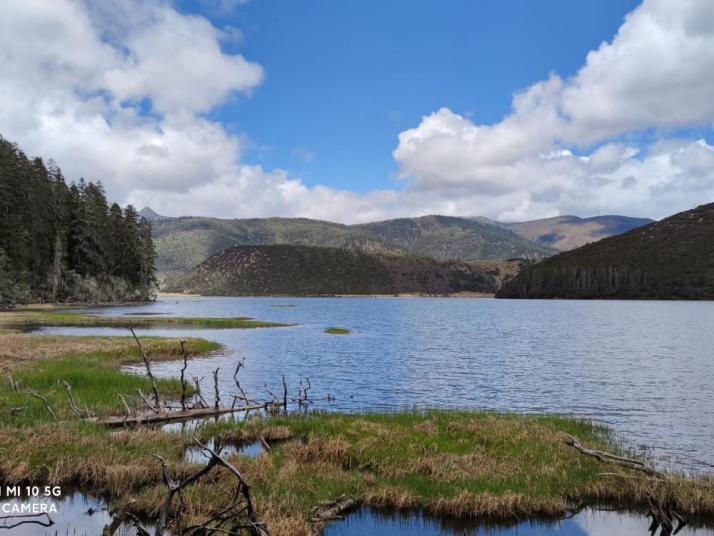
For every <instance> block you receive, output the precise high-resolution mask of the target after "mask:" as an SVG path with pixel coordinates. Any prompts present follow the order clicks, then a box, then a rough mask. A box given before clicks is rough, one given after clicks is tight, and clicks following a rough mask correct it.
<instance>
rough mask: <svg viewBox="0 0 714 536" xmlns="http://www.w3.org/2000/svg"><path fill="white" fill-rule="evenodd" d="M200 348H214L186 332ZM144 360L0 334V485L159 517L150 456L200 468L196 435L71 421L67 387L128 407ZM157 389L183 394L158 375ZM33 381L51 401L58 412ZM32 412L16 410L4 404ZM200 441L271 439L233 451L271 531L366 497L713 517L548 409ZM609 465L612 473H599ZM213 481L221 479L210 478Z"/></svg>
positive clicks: (125, 341) (196, 494)
mask: <svg viewBox="0 0 714 536" xmlns="http://www.w3.org/2000/svg"><path fill="white" fill-rule="evenodd" d="M142 343H143V344H144V346H145V348H146V350H147V352H148V353H149V354H150V355H151V357H152V359H153V360H161V359H164V360H171V359H179V358H180V346H179V343H178V339H166V338H156V337H142ZM188 348H189V352H190V353H191V355H202V354H206V353H208V352H211V351H215V350H216V349H217V348H218V345H217V344H216V343H212V342H209V341H205V340H202V339H191V340H189V341H188ZM128 362H134V363H139V355H138V351H137V349H136V347H135V344H134V343H133V341H132V340H130V339H129V338H127V337H63V336H47V335H30V334H24V333H17V332H13V331H11V330H4V331H0V370H3V371H4V372H5V373H4V374H3V377H4V378H9V377H10V376H12V377H13V382H19V384H20V388H19V390H17V391H14V390H12V389H10V388H8V379H3V380H2V383H3V388H2V389H1V390H0V483H3V484H6V483H7V484H48V483H49V484H53V485H62V486H66V487H68V488H69V487H78V488H79V489H83V490H88V491H91V492H92V493H101V494H107V495H108V496H109V497H110V498H111V502H112V504H113V505H114V506H117V507H122V506H126V507H129V508H130V509H131V510H132V511H133V512H135V513H136V514H140V515H145V516H152V515H155V514H156V511H157V509H158V507H159V505H160V504H161V501H162V500H163V498H164V495H165V486H164V485H163V483H162V478H161V470H160V466H159V464H158V463H156V460H155V459H154V458H153V456H152V455H153V454H161V455H162V456H164V457H165V458H166V459H167V460H168V462H169V464H170V466H171V471H172V474H174V475H176V476H179V475H188V474H190V473H192V472H194V471H195V470H196V468H197V466H196V464H192V463H189V462H187V461H186V460H185V458H184V452H185V450H186V448H187V447H188V446H189V445H190V444H191V441H192V440H191V436H190V435H189V434H187V433H181V432H172V433H166V432H162V431H159V430H151V429H146V428H144V429H136V430H121V431H119V432H109V431H108V430H107V429H105V428H104V427H102V426H100V425H97V424H95V423H90V422H80V421H79V420H77V419H75V418H73V417H72V414H71V411H70V409H69V407H68V404H67V396H66V392H65V391H64V388H63V387H62V386H61V385H60V382H59V380H67V381H69V382H70V383H71V384H72V387H73V393H74V396H75V397H76V399H77V401H78V403H79V404H80V405H82V406H84V405H86V406H87V407H89V408H90V409H91V410H92V411H93V412H94V413H96V414H98V415H100V414H101V415H105V414H112V413H113V414H120V413H121V412H122V405H121V402H120V400H119V398H118V394H119V393H124V394H129V393H131V392H133V391H134V390H135V389H137V388H140V389H143V390H144V391H145V392H148V389H149V384H148V381H147V380H146V378H143V377H141V376H135V375H130V374H125V373H123V372H121V370H120V367H121V365H122V364H126V363H128ZM159 388H160V390H161V392H162V394H163V395H164V396H167V397H171V396H175V395H176V394H177V393H178V392H179V386H178V382H177V381H176V380H162V381H161V382H160V384H159ZM30 390H34V391H37V392H39V393H41V394H42V395H43V396H46V397H47V399H48V401H49V402H50V404H51V405H52V406H53V407H54V408H55V411H56V413H57V417H58V418H59V421H55V420H54V419H53V418H52V416H51V415H50V414H49V413H48V412H47V410H46V409H45V407H44V405H43V403H42V402H40V401H39V400H37V399H35V398H33V397H32V396H31V395H29V394H28V392H29V391H30ZM22 406H25V407H26V408H27V409H26V410H23V411H21V412H19V413H13V411H12V410H11V408H17V407H22ZM198 433H199V435H200V436H201V437H202V438H204V439H208V438H216V437H218V438H221V439H222V440H223V441H225V442H242V441H252V440H255V439H259V438H264V439H266V440H267V441H268V442H271V443H272V444H273V448H272V449H271V450H270V451H268V452H264V453H263V454H261V455H259V456H258V457H256V458H248V457H245V456H242V455H240V454H238V455H235V456H233V457H232V458H231V460H232V461H233V463H235V464H236V465H237V466H238V467H239V468H240V470H241V472H242V473H243V474H244V475H245V477H246V478H247V480H248V481H249V482H250V483H251V485H252V488H253V494H254V498H255V502H256V507H257V509H258V513H259V517H260V519H261V520H262V521H265V522H267V523H268V524H269V526H270V529H271V534H273V535H274V536H288V535H290V536H307V535H309V534H310V530H311V529H310V519H311V516H312V513H311V512H312V508H313V507H314V506H315V505H316V504H318V503H320V502H322V501H327V500H331V499H335V498H336V497H338V496H340V495H342V494H345V495H350V496H353V497H355V498H356V499H357V500H358V501H359V503H360V504H363V505H365V506H374V507H380V508H393V509H400V510H405V509H419V510H423V511H425V512H428V513H430V514H434V515H449V516H483V517H488V518H490V519H500V520H514V519H522V518H525V517H531V516H545V517H559V516H562V515H563V514H564V513H565V512H566V509H567V508H568V507H570V506H572V505H576V504H579V503H582V502H589V503H608V504H613V505H618V506H629V507H636V506H647V505H648V501H650V500H651V499H652V498H653V497H656V498H657V499H658V500H662V501H664V502H665V503H666V504H670V505H672V507H673V508H676V509H677V511H679V512H680V513H682V514H684V515H696V516H710V517H714V482H712V481H711V479H706V478H704V477H702V478H696V479H687V478H685V477H683V476H672V477H671V478H667V479H666V480H659V479H652V478H648V477H645V476H642V475H641V474H638V473H635V472H633V471H631V470H629V469H626V468H622V467H619V466H613V465H609V464H601V463H599V462H597V461H595V460H593V459H591V458H588V457H584V456H582V455H581V454H579V453H578V452H577V451H575V450H574V449H572V448H570V447H568V446H566V445H565V444H564V442H563V438H564V435H563V434H564V433H568V434H571V435H574V436H576V437H578V438H579V439H580V440H581V441H582V442H583V444H586V445H588V446H589V447H593V448H598V449H601V450H608V451H615V452H620V451H621V449H620V447H619V445H618V442H617V441H616V439H615V438H614V437H613V436H612V434H611V433H610V432H609V431H608V430H607V429H606V428H604V427H602V426H600V425H596V424H593V423H590V422H586V421H583V420H579V419H575V418H570V417H562V416H553V415H521V414H508V413H494V412H486V411H476V410H475V411H456V410H431V411H423V412H417V411H401V412H395V413H362V414H339V413H327V414H310V415H290V416H277V417H276V416H273V417H265V418H256V419H253V420H249V421H246V422H233V421H230V422H218V423H211V424H208V425H206V426H204V427H203V428H201V429H200V430H199V432H198ZM603 473H607V475H603ZM216 478H217V479H218V483H221V482H222V481H224V480H225V482H224V483H225V484H226V485H229V482H230V481H229V480H228V478H229V476H228V475H227V473H226V472H223V471H221V472H219V473H218V474H217V477H216ZM225 500H226V497H225V495H224V494H223V493H222V492H221V491H220V489H219V487H218V486H216V484H215V483H210V482H199V483H198V484H196V485H194V486H192V487H191V488H190V489H187V490H186V492H185V505H186V506H185V507H186V516H187V519H188V520H200V519H205V518H206V517H207V516H208V515H210V514H211V513H213V512H215V511H217V510H219V509H220V508H221V506H222V505H223V504H224V502H225Z"/></svg>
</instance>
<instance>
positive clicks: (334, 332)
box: [325, 326, 352, 335]
mask: <svg viewBox="0 0 714 536" xmlns="http://www.w3.org/2000/svg"><path fill="white" fill-rule="evenodd" d="M325 333H329V334H330V335H349V334H350V333H352V332H351V331H350V330H349V329H347V328H338V327H335V326H330V327H328V328H325Z"/></svg>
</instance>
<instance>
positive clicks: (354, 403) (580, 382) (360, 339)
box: [44, 297, 714, 471]
mask: <svg viewBox="0 0 714 536" xmlns="http://www.w3.org/2000/svg"><path fill="white" fill-rule="evenodd" d="M288 303H289V304H291V305H297V307H274V305H284V304H288ZM94 312H97V313H98V314H106V315H122V314H125V313H162V314H166V315H177V316H181V315H183V316H251V317H254V318H260V319H263V320H271V321H276V322H287V323H297V324H298V325H297V326H294V327H287V328H271V329H237V330H217V329H207V330H202V329H196V328H193V329H191V328H188V329H184V328H172V329H154V330H142V331H141V332H142V333H144V334H146V333H151V334H153V335H161V334H166V335H169V336H173V337H177V336H190V335H194V336H199V337H205V338H208V339H213V340H216V341H218V342H220V343H222V344H223V345H224V348H225V350H224V351H223V352H222V353H219V354H217V355H214V356H211V357H209V358H204V359H194V360H192V362H191V363H190V365H189V370H188V374H189V376H196V377H198V378H203V386H204V391H205V393H208V394H211V393H212V392H213V387H212V376H211V371H212V370H214V369H215V368H216V367H220V369H221V370H220V387H221V390H222V398H223V399H224V400H231V395H232V394H234V393H235V390H236V389H235V384H234V383H233V378H232V373H233V370H234V369H235V365H236V361H237V360H238V359H240V358H245V368H244V369H242V370H241V383H242V385H243V386H244V387H245V388H246V390H247V391H248V393H249V394H250V395H252V396H254V397H256V398H269V396H268V395H267V393H266V390H265V388H264V383H267V384H268V386H269V387H270V388H271V389H272V390H273V391H275V392H278V391H280V390H281V376H282V375H283V374H285V376H286V379H287V381H288V382H289V384H290V386H291V394H292V395H293V396H295V395H296V394H297V393H296V391H297V387H298V382H299V381H300V380H301V379H303V380H304V378H306V377H309V378H310V380H311V382H312V386H313V388H312V390H311V393H310V394H311V397H313V398H315V399H322V400H325V399H326V397H327V396H328V395H333V396H334V397H335V398H336V400H335V401H334V402H332V403H331V404H329V405H328V404H325V405H327V406H328V407H329V408H331V409H336V410H341V411H356V410H365V409H384V408H403V407H413V406H419V407H434V406H437V407H453V406H460V407H476V408H490V409H496V410H507V411H528V412H557V413H569V414H576V415H581V416H584V417H588V418H593V419H597V420H602V421H605V422H606V423H608V424H610V425H612V426H613V427H614V428H615V429H616V430H617V431H618V432H621V433H622V435H623V436H624V437H625V438H626V439H628V440H629V441H630V444H631V445H632V446H634V447H639V446H642V447H643V448H654V453H653V454H654V456H655V458H656V459H657V461H658V462H659V464H660V465H677V466H678V467H680V468H681V467H685V468H689V469H692V470H697V471H712V468H713V467H714V450H712V449H711V448H710V445H711V444H713V443H714V426H712V423H714V397H712V396H710V394H711V386H712V385H713V384H714V359H712V348H714V329H711V326H713V325H714V302H658V301H646V302H645V301H567V300H566V301H551V300H490V299H439V298H425V299H420V298H291V299H290V300H289V301H288V300H286V298H196V297H185V298H183V297H182V298H176V297H171V298H164V299H160V300H159V301H158V302H157V303H153V304H148V305H144V306H129V307H112V308H101V309H96V310H94ZM333 325H334V326H342V327H345V328H348V329H350V330H351V331H352V335H351V336H350V337H331V336H329V335H326V334H325V333H323V330H324V328H325V327H327V326H333ZM44 331H49V332H52V333H76V334H92V333H106V334H113V335H116V334H121V335H124V334H127V332H126V331H125V330H115V329H102V328H100V329H93V328H90V329H87V328H48V329H45V330H44ZM180 367H181V364H180V363H179V362H173V363H156V365H155V367H154V370H155V372H156V373H157V374H160V375H161V376H164V377H166V376H178V375H179V370H180ZM134 370H135V371H136V372H138V373H143V371H142V369H141V367H137V368H136V369H134ZM293 391H295V392H294V393H293ZM693 408H696V411H693Z"/></svg>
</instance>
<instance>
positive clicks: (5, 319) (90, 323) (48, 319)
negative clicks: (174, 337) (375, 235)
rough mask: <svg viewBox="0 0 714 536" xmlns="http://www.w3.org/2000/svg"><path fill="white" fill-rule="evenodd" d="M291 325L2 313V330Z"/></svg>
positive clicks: (236, 320) (209, 319)
mask: <svg viewBox="0 0 714 536" xmlns="http://www.w3.org/2000/svg"><path fill="white" fill-rule="evenodd" d="M289 325H290V324H282V323H277V322H265V321H262V320H255V319H253V318H247V317H234V318H220V317H154V316H99V315H89V314H77V313H68V312H54V311H43V310H29V309H26V310H20V311H10V312H2V313H0V326H3V327H20V326H67V327H71V326H84V327H118V328H129V327H130V326H135V327H166V326H191V327H199V328H233V329H249V328H271V327H284V326H289Z"/></svg>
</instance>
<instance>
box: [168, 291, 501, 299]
mask: <svg viewBox="0 0 714 536" xmlns="http://www.w3.org/2000/svg"><path fill="white" fill-rule="evenodd" d="M495 296H496V294H495V293H493V292H452V293H449V294H420V293H418V292H399V293H395V294H239V295H224V294H220V295H212V294H191V293H186V294H184V293H182V292H159V298H183V297H189V298H461V299H464V298H471V299H490V298H495Z"/></svg>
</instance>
